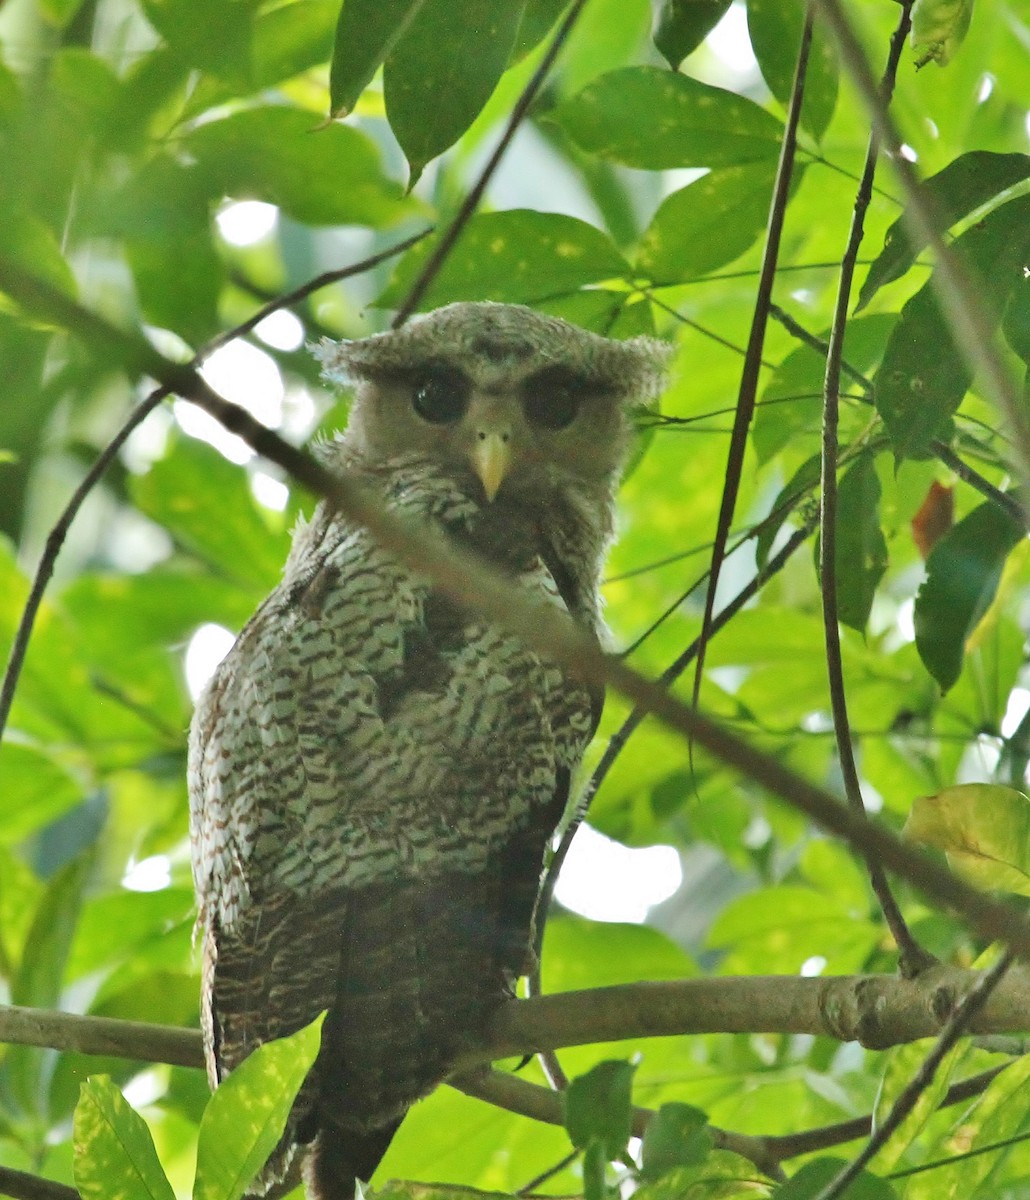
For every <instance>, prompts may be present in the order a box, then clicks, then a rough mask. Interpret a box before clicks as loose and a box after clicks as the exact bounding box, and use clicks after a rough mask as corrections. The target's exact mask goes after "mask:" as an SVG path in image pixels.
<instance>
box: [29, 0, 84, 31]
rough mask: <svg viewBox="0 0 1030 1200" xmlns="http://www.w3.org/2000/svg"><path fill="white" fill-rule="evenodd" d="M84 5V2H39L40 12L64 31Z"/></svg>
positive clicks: (53, 0) (42, 0) (52, 0)
mask: <svg viewBox="0 0 1030 1200" xmlns="http://www.w3.org/2000/svg"><path fill="white" fill-rule="evenodd" d="M82 4H83V0H39V10H40V12H41V13H42V14H43V16H44V17H45V18H46V19H47V20H48V21H49V22H50V23H51V24H52V25H56V26H57V27H58V28H59V29H64V27H65V26H66V25H67V24H68V23H69V21H71V19H72V17H74V16H75V14H76V13H77V12H78V11H79V9H80V8H81V7H82Z"/></svg>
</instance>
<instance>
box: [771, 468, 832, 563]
mask: <svg viewBox="0 0 1030 1200" xmlns="http://www.w3.org/2000/svg"><path fill="white" fill-rule="evenodd" d="M821 475H822V460H821V458H820V456H819V455H818V454H813V455H812V457H811V458H806V459H805V461H804V462H803V463H802V464H801V466H800V467H798V469H797V470H796V471H795V472H794V474H793V475H792V476H791V478H790V479H789V480H788V481H787V482H786V483H785V484H784V485H783V487H782V488H780V490H779V492H778V493H777V496H776V499H775V500H774V501H773V502H772V508H771V509H770V510H769V517H768V518H766V523H765V524H763V526H762V530H761V532H760V533H759V535H758V537H757V538H756V539H755V562H756V563H757V565H758V567H759V568H760V569H761V568H762V567H764V566H765V564H766V563H767V562H768V561H769V554H770V553H771V551H772V548H773V544H774V543H775V541H776V536H777V534H778V533H779V532H780V530H781V529H782V528H783V523H784V521H786V520H787V519H788V518H789V517H790V510H788V508H787V505H788V504H789V503H790V502H791V501H793V500H797V499H799V498H800V497H802V496H804V495H805V494H806V493H807V492H814V491H815V489H816V488H817V487H818V485H819V479H820V477H821ZM781 509H782V510H783V511H782V512H781V511H779V510H781ZM774 513H778V515H777V516H776V517H775V518H774V517H773V514H774Z"/></svg>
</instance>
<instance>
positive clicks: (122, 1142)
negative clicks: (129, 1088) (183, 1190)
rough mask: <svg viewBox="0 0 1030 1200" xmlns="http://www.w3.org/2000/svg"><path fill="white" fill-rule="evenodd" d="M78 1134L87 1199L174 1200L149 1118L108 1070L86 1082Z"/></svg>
mask: <svg viewBox="0 0 1030 1200" xmlns="http://www.w3.org/2000/svg"><path fill="white" fill-rule="evenodd" d="M74 1139H75V1186H76V1187H77V1188H78V1189H79V1192H80V1194H81V1195H82V1197H83V1200H175V1195H174V1193H173V1192H172V1187H171V1184H170V1183H169V1182H168V1179H167V1177H166V1176H165V1173H164V1171H163V1170H162V1168H161V1163H160V1162H159V1161H158V1157H157V1151H156V1150H155V1149H154V1140H153V1138H152V1137H151V1136H150V1130H149V1129H148V1128H147V1126H146V1122H145V1121H144V1120H143V1118H142V1117H141V1116H140V1115H139V1113H137V1112H136V1111H135V1110H134V1109H133V1108H132V1107H131V1106H130V1105H129V1103H128V1102H127V1101H126V1099H125V1097H124V1096H123V1095H122V1094H121V1092H120V1091H119V1090H118V1089H117V1088H116V1087H115V1086H114V1084H113V1083H112V1082H111V1080H110V1078H109V1077H108V1076H107V1075H95V1076H93V1077H92V1078H90V1079H87V1080H86V1082H85V1083H84V1084H83V1085H82V1088H81V1091H80V1093H79V1103H78V1105H77V1107H76V1109H75V1121H74Z"/></svg>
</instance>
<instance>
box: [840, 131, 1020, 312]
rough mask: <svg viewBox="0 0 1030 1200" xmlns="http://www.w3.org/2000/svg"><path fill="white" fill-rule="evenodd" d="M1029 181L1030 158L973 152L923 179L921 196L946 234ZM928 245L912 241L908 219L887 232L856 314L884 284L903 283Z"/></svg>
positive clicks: (892, 226) (937, 228)
mask: <svg viewBox="0 0 1030 1200" xmlns="http://www.w3.org/2000/svg"><path fill="white" fill-rule="evenodd" d="M1027 178H1030V154H997V153H995V152H994V151H992V150H971V151H969V153H968V154H960V155H959V157H958V158H956V159H955V160H954V161H953V162H950V163H948V165H947V166H946V167H945V168H944V169H943V170H942V171H938V172H937V174H936V175H931V176H930V177H929V179H926V180H924V181H923V183H922V184H921V185H920V191H921V192H922V196H923V200H924V201H925V202H926V204H927V205H928V206H929V208H930V212H931V215H932V217H933V226H934V228H935V229H936V230H937V232H938V233H943V232H944V231H945V230H946V229H950V228H951V226H952V225H954V224H955V222H956V221H959V220H961V219H962V218H963V217H966V216H968V215H969V214H970V213H971V212H974V211H975V210H976V209H978V208H980V207H981V206H982V205H984V204H986V203H987V202H988V201H989V200H991V199H992V198H993V197H995V196H997V195H999V194H1000V193H1001V192H1004V191H1005V190H1006V189H1007V188H1010V187H1013V186H1014V185H1015V184H1017V183H1020V182H1021V181H1022V180H1024V179H1027ZM925 246H926V240H925V238H915V237H913V235H912V234H911V233H910V232H909V228H908V222H907V220H906V218H905V217H904V216H902V217H899V218H898V219H897V220H896V221H895V222H894V223H893V224H892V225H891V226H890V227H889V228H888V230H887V232H886V234H885V235H884V239H883V249H882V250H881V251H880V253H879V254H878V255H877V256H876V258H875V259H874V260H873V262H872V264H871V266H870V267H869V272H868V274H867V275H866V277H865V282H864V283H863V284H862V290H861V292H860V293H859V297H858V304H857V305H856V306H855V311H856V312H859V311H861V309H863V308H865V306H866V305H867V304H868V303H869V301H870V300H871V299H872V298H873V296H874V295H876V293H877V292H878V291H879V289H880V288H882V287H883V286H884V284H886V283H891V282H892V281H893V280H895V279H900V278H901V276H902V275H904V274H905V272H906V271H907V270H908V269H909V267H911V266H912V264H913V263H914V262H915V261H916V259H917V258H918V257H919V255H920V253H921V252H922V250H923V249H924V248H925Z"/></svg>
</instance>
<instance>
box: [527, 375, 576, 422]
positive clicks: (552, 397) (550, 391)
mask: <svg viewBox="0 0 1030 1200" xmlns="http://www.w3.org/2000/svg"><path fill="white" fill-rule="evenodd" d="M582 390H583V389H582V386H581V383H580V381H579V380H578V379H573V378H567V377H566V376H565V375H564V374H561V375H558V374H554V375H551V374H544V375H538V376H537V377H536V378H535V379H533V380H530V381H529V384H528V386H527V387H526V391H525V393H524V395H523V399H522V409H523V412H525V414H526V420H527V421H529V423H530V424H531V425H537V426H539V427H540V428H541V429H554V430H558V429H567V428H568V427H569V426H570V425H571V424H572V422H573V421H574V420H575V419H576V416H577V415H578V413H579V406H580V401H581V400H582Z"/></svg>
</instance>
